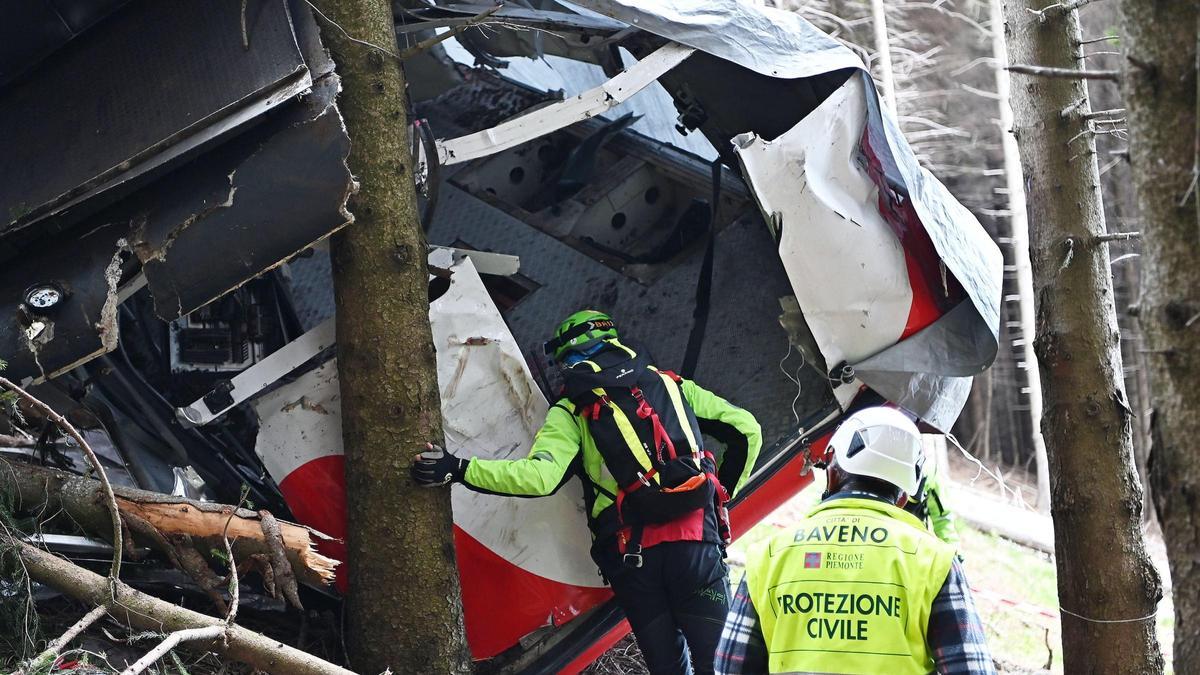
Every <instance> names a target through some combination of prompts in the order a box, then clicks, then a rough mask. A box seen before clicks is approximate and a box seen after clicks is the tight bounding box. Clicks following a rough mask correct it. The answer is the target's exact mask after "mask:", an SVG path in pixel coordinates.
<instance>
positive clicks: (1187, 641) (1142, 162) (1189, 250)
mask: <svg viewBox="0 0 1200 675" xmlns="http://www.w3.org/2000/svg"><path fill="white" fill-rule="evenodd" d="M1121 12H1122V15H1123V19H1124V21H1123V24H1124V25H1123V26H1122V29H1121V45H1122V49H1123V51H1124V53H1125V55H1126V65H1125V77H1124V94H1125V106H1126V110H1127V111H1128V112H1127V116H1128V119H1129V136H1130V141H1129V150H1130V160H1131V161H1132V163H1133V176H1134V190H1135V193H1136V195H1137V206H1138V212H1139V217H1140V223H1141V226H1140V227H1139V229H1140V230H1141V232H1142V296H1141V299H1140V301H1139V303H1138V306H1139V312H1138V316H1139V318H1140V320H1141V324H1142V328H1143V330H1144V331H1145V337H1146V343H1147V347H1148V352H1147V354H1146V356H1147V359H1146V360H1147V362H1148V364H1149V366H1150V378H1151V389H1150V391H1151V395H1150V396H1151V402H1152V404H1153V406H1154V416H1153V418H1152V440H1153V446H1152V449H1151V451H1150V461H1149V463H1150V479H1151V485H1152V488H1153V489H1152V490H1151V492H1152V494H1153V497H1154V505H1155V510H1156V511H1157V514H1158V519H1159V523H1160V524H1161V525H1162V529H1163V534H1164V537H1165V539H1166V543H1167V555H1168V558H1169V559H1170V566H1171V579H1172V581H1173V582H1174V584H1173V596H1174V604H1175V651H1174V661H1175V672H1177V673H1196V672H1200V453H1198V450H1200V448H1198V443H1197V438H1200V398H1197V393H1196V387H1197V384H1198V383H1200V244H1198V243H1197V234H1198V233H1200V229H1198V226H1197V219H1198V216H1197V214H1198V210H1197V202H1198V199H1197V195H1196V193H1195V187H1196V186H1195V180H1196V173H1195V172H1196V162H1197V152H1198V150H1200V129H1198V128H1197V115H1196V105H1197V91H1196V88H1197V76H1196V69H1197V41H1198V40H1200V9H1198V8H1197V3H1196V1H1195V0H1122V2H1121Z"/></svg>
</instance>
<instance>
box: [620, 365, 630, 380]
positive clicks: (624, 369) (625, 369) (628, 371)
mask: <svg viewBox="0 0 1200 675" xmlns="http://www.w3.org/2000/svg"><path fill="white" fill-rule="evenodd" d="M632 372H633V371H632V370H630V369H629V368H622V369H621V372H619V373H617V379H618V380H619V379H621V378H622V377H625V376H626V375H628V374H630V373H632Z"/></svg>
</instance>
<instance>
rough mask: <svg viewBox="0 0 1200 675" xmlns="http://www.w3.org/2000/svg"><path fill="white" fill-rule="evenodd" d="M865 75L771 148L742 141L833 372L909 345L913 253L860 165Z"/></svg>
mask: <svg viewBox="0 0 1200 675" xmlns="http://www.w3.org/2000/svg"><path fill="white" fill-rule="evenodd" d="M866 119H867V105H866V92H865V90H864V84H863V81H862V78H858V77H851V78H849V79H848V80H847V81H846V83H845V84H844V85H843V86H842V87H841V88H839V89H838V90H837V91H835V92H834V93H833V94H831V95H830V96H829V98H828V99H826V100H825V102H824V103H822V104H821V105H820V107H818V108H817V109H816V110H815V111H813V112H812V113H811V114H809V115H808V116H807V117H805V118H804V119H802V120H801V121H800V122H799V123H798V124H797V125H796V126H794V127H792V128H791V129H789V130H788V131H787V132H785V133H784V134H782V135H781V136H779V137H777V138H775V139H774V140H772V141H767V140H764V139H762V138H761V137H759V136H757V135H755V134H743V135H741V136H738V137H737V138H735V139H734V140H733V142H734V152H735V153H736V154H737V157H738V161H739V162H740V163H741V165H742V169H743V175H744V176H745V177H746V180H747V182H749V184H750V187H751V189H752V190H753V191H754V194H755V196H756V197H757V199H758V203H759V207H760V208H761V209H762V212H763V214H764V216H765V217H766V218H767V222H769V223H771V224H772V227H773V228H775V229H776V232H777V235H778V237H779V256H780V259H781V260H782V261H783V266H784V269H785V270H786V271H787V275H788V279H789V280H790V281H791V284H792V288H793V290H794V291H795V293H796V299H797V300H798V301H799V303H800V308H801V309H802V310H803V312H804V318H805V320H806V321H807V322H808V326H809V329H810V330H812V334H813V337H814V338H815V339H816V341H817V344H818V345H819V346H820V348H821V352H822V353H823V354H824V356H825V361H826V363H827V364H828V365H829V366H830V367H833V366H834V365H835V364H838V363H840V362H842V361H846V362H848V363H856V362H858V361H861V360H863V359H865V358H867V357H869V356H872V355H874V354H876V353H878V352H879V351H881V350H882V349H884V348H886V347H890V346H891V345H893V344H895V343H896V342H898V341H900V339H901V337H902V336H903V335H904V334H905V328H906V326H907V324H908V322H909V314H910V313H911V312H912V310H913V289H912V286H911V285H910V283H909V272H908V265H907V263H906V260H905V251H904V248H903V246H902V245H901V242H900V240H899V239H898V238H897V237H896V234H895V232H894V231H893V230H892V228H891V227H890V226H889V225H888V223H887V221H886V220H884V218H883V216H882V215H880V212H879V208H878V206H877V205H878V203H879V189H878V188H877V187H876V185H875V183H874V182H872V181H871V178H870V176H869V175H868V174H867V172H866V171H865V170H864V168H863V166H862V165H861V164H860V162H859V155H860V153H859V139H860V138H861V137H862V132H863V128H864V126H865V125H866Z"/></svg>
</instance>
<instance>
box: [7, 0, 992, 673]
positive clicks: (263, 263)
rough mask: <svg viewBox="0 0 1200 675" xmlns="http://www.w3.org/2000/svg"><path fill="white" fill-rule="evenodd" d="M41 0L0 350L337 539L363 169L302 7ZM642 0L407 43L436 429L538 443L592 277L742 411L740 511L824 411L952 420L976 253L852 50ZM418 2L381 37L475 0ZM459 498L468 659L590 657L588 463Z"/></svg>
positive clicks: (613, 621) (553, 661)
mask: <svg viewBox="0 0 1200 675" xmlns="http://www.w3.org/2000/svg"><path fill="white" fill-rule="evenodd" d="M54 4H55V5H62V4H63V3H61V2H56V3H54ZM66 4H73V5H77V6H76V7H74V10H76V11H74V12H73V13H68V16H69V17H70V22H68V21H65V20H64V21H62V22H61V23H55V21H48V20H47V16H44V15H47V14H48V13H49V12H51V11H52V8H51V3H50V2H49V1H48V0H47V1H46V2H43V3H39V2H34V3H28V4H27V5H26V6H25V9H24V10H23V11H24V14H23V15H22V16H20V17H18V18H17V19H15V20H13V21H10V22H9V23H8V26H6V27H5V29H4V30H5V31H15V33H14V34H13V35H12V36H6V39H5V40H4V41H3V42H4V44H5V45H7V46H6V47H5V51H4V52H3V61H4V62H3V63H2V64H0V66H2V67H3V69H4V70H3V72H2V73H0V123H2V124H3V126H4V128H5V129H9V130H10V131H11V130H16V129H20V130H21V133H20V134H17V135H16V136H14V137H13V138H12V139H10V142H9V144H8V146H7V148H6V149H7V152H5V153H4V158H3V162H4V165H3V177H4V180H3V181H0V204H2V205H3V207H4V208H3V210H0V214H2V215H3V222H4V224H3V225H2V226H0V259H2V260H3V264H2V269H0V305H2V307H0V314H2V316H3V321H2V323H0V357H2V358H3V359H4V360H5V361H6V362H7V363H8V366H7V373H6V374H7V375H8V376H9V377H15V378H16V379H20V380H23V381H24V382H26V383H27V384H38V386H39V391H40V392H41V394H42V395H43V396H45V397H47V398H49V399H51V400H52V401H53V402H54V403H55V404H56V405H58V406H59V407H60V408H66V409H80V408H83V409H86V410H87V411H89V412H90V413H91V414H90V415H89V416H88V418H89V419H92V420H94V424H93V428H92V429H91V430H89V431H88V434H89V436H90V437H91V438H92V439H93V440H95V441H96V444H97V446H98V447H100V448H101V450H102V452H103V454H104V455H105V457H106V459H107V460H108V461H109V462H110V463H111V466H112V470H113V473H114V475H115V476H116V478H117V479H118V480H120V481H125V482H127V483H131V484H135V485H138V486H141V487H144V488H148V489H153V490H160V491H171V490H172V489H173V488H174V489H176V490H181V489H187V490H190V491H192V492H198V493H199V494H203V495H206V496H208V497H210V498H213V499H217V500H224V501H235V500H236V499H237V494H236V492H237V490H238V486H241V485H242V484H247V485H249V486H250V487H251V498H252V500H254V501H255V502H256V503H258V504H261V505H264V506H267V507H270V508H272V509H274V510H276V512H277V513H282V514H288V515H290V516H291V517H292V518H294V519H296V520H298V521H299V522H302V523H305V524H309V525H312V526H314V527H316V528H318V529H320V530H322V531H325V532H327V533H330V534H333V535H335V536H338V535H341V534H342V533H343V532H344V529H345V528H344V510H343V482H342V477H341V470H342V461H341V429H340V417H339V414H340V408H339V396H338V386H337V373H336V362H335V361H334V357H335V336H334V331H333V321H332V315H333V299H332V289H331V284H332V282H331V278H330V264H329V255H328V249H327V247H326V246H325V245H324V244H323V241H324V240H325V239H326V238H327V237H329V236H330V235H331V234H332V233H334V232H336V231H337V230H338V229H339V228H341V227H343V226H347V225H349V224H351V223H352V221H353V217H352V215H351V214H350V213H349V212H348V211H347V208H346V202H347V198H348V196H349V195H350V194H351V193H352V191H353V189H354V182H353V178H352V176H351V175H350V172H349V171H348V169H347V167H346V163H345V160H346V155H347V152H348V149H349V144H350V139H348V138H347V135H346V131H345V129H344V127H343V125H342V124H341V120H340V116H339V113H338V110H337V102H336V95H337V92H338V85H337V74H336V72H335V71H334V68H333V65H332V63H331V61H330V59H329V58H328V56H327V55H326V53H325V52H324V50H323V48H322V46H321V43H320V29H321V28H322V26H320V25H319V21H320V17H319V16H318V17H314V14H313V13H312V12H311V11H310V8H309V6H308V5H307V4H306V3H304V2H288V1H285V0H257V1H253V0H252V1H251V2H250V3H248V7H247V10H246V14H245V17H244V19H245V29H244V30H243V31H239V30H238V26H239V25H241V22H242V20H243V17H241V16H239V14H240V9H239V8H238V6H237V5H238V3H215V4H210V3H204V4H195V3H190V4H183V5H174V4H171V5H170V6H169V7H168V6H167V5H164V4H163V3H155V2H151V1H149V0H134V1H133V2H124V1H121V0H110V1H109V2H86V1H83V0H79V1H78V2H74V3H72V2H67V3H66ZM639 4H645V3H635V2H633V1H632V0H628V1H619V0H586V1H579V2H577V3H575V4H567V3H556V2H549V1H547V2H542V3H537V5H536V7H532V6H526V7H522V8H509V7H505V8H503V9H501V10H500V11H499V12H497V13H495V14H494V15H493V16H492V17H491V18H490V19H489V21H491V22H493V23H491V24H489V25H484V26H482V27H475V28H470V29H469V30H466V31H465V32H463V33H461V34H460V35H458V36H457V38H455V39H453V40H449V41H447V42H446V43H445V44H444V45H443V47H444V48H443V47H438V48H435V49H431V50H429V51H427V52H425V53H423V54H421V55H419V56H417V57H415V58H413V59H412V60H411V61H410V62H409V63H408V64H407V67H408V72H409V79H410V81H411V85H410V86H411V94H412V98H413V100H414V105H415V110H416V113H417V116H418V117H419V118H420V121H419V122H418V123H417V124H416V125H415V126H414V134H413V136H414V138H416V139H417V142H416V143H415V144H414V148H415V152H416V153H417V155H418V157H419V161H420V165H421V166H422V169H423V170H422V177H421V180H420V188H421V192H422V196H423V198H424V202H425V208H424V214H423V215H424V218H425V223H424V225H425V227H426V229H427V232H428V238H429V240H430V242H432V243H433V244H437V246H435V247H433V248H431V250H430V254H429V264H430V270H431V276H430V297H431V305H430V319H431V322H432V326H433V332H434V338H435V346H436V348H437V355H438V376H439V384H440V385H441V393H442V404H443V413H444V416H445V421H446V424H445V426H446V433H447V439H446V440H447V443H448V444H449V446H450V447H451V448H452V449H454V450H460V449H461V450H463V451H464V452H466V453H468V454H472V455H485V456H491V457H513V456H521V455H523V454H524V453H525V452H527V451H528V448H529V445H530V442H531V439H532V436H533V434H534V432H535V431H536V429H537V428H538V426H539V424H540V422H541V420H542V418H543V416H544V414H545V412H546V409H547V394H548V393H550V392H552V391H554V388H555V387H556V382H555V381H554V380H555V376H554V373H553V372H550V370H551V369H547V368H546V367H545V364H544V363H543V361H542V358H543V357H542V356H541V355H540V350H539V349H538V348H537V345H539V344H540V341H541V340H542V339H543V336H544V335H545V333H546V331H547V330H548V329H549V328H550V327H551V326H552V325H554V322H555V320H556V319H558V318H559V317H561V316H564V315H565V314H567V313H568V312H570V311H573V310H575V309H577V308H579V307H581V306H595V307H599V308H603V309H605V310H607V311H609V312H611V313H612V314H614V315H615V316H616V317H618V319H619V320H620V322H621V326H622V330H623V331H625V332H626V333H627V334H630V335H635V336H639V337H640V338H641V339H642V340H643V341H645V342H647V343H649V345H650V346H651V348H652V350H653V352H654V354H655V357H656V359H657V361H656V362H657V363H661V364H664V365H667V366H672V367H675V368H682V369H683V370H684V371H685V372H689V373H694V374H695V376H696V377H697V378H698V379H700V380H701V381H703V382H704V383H705V384H706V386H708V387H710V388H712V389H714V390H715V391H717V392H720V393H721V394H722V395H724V396H726V397H728V398H730V399H732V400H733V401H735V402H736V403H737V404H739V405H741V406H744V407H746V408H748V409H749V410H751V411H752V412H753V413H754V414H755V415H756V416H757V417H758V419H759V420H760V421H761V422H762V425H763V429H764V435H765V445H764V450H763V452H762V454H761V456H760V458H759V465H758V466H757V467H756V469H755V472H754V475H753V478H752V480H751V483H750V484H749V485H748V486H747V488H746V489H745V490H744V492H743V493H742V494H741V495H740V496H739V498H738V500H737V501H736V502H735V503H734V505H733V508H732V515H733V518H734V523H735V529H736V531H737V533H739V534H740V533H741V532H744V531H745V530H746V529H747V528H748V527H750V526H751V525H753V524H754V523H755V522H757V521H758V520H759V519H761V518H762V517H763V516H764V515H765V514H767V513H768V512H770V511H771V510H772V509H773V508H774V507H776V506H777V505H779V504H780V503H782V502H783V501H784V500H786V499H787V498H788V497H789V496H791V495H792V494H794V493H795V492H796V491H797V490H799V489H800V488H802V487H803V486H804V485H806V484H807V483H808V482H810V481H811V480H812V478H811V476H810V475H809V472H808V470H807V469H808V463H809V458H810V457H811V456H812V455H813V454H814V453H816V452H818V451H819V449H820V448H821V447H822V444H823V442H824V438H825V436H826V434H827V433H828V432H829V431H830V429H831V428H832V427H833V426H834V425H835V424H836V423H837V421H838V420H839V419H840V418H841V417H842V416H843V415H844V414H845V413H846V412H847V411H849V410H852V409H854V408H856V407H859V406H864V405H870V404H877V403H879V402H882V401H891V402H893V403H895V404H897V405H900V406H902V407H903V408H905V409H906V410H908V411H909V412H911V413H913V414H914V415H916V416H918V417H919V418H920V420H921V421H922V422H923V423H924V424H926V425H928V426H929V427H932V428H936V429H943V430H947V429H949V427H950V425H951V424H952V423H953V421H954V419H955V418H956V417H957V415H958V413H959V411H960V409H961V407H962V406H963V403H964V401H965V399H966V396H967V393H968V390H969V388H970V381H971V378H972V376H973V375H975V374H977V373H979V372H980V371H981V370H983V369H984V368H986V367H987V366H988V364H989V363H990V362H991V360H992V358H993V356H994V354H995V351H996V345H997V341H996V337H997V326H998V304H999V297H1000V269H1001V262H1000V254H999V252H998V250H997V248H996V247H995V245H994V244H993V243H992V242H991V241H990V240H989V239H988V237H987V236H986V234H985V233H984V232H983V230H982V229H981V227H980V226H979V224H978V223H977V222H976V220H975V219H974V218H973V217H972V216H971V214H970V213H968V212H967V211H966V210H965V209H964V208H963V207H962V206H961V205H960V204H958V202H956V201H955V200H954V198H953V197H951V196H950V194H949V193H948V192H947V191H946V190H945V188H944V187H943V186H942V185H941V184H940V183H939V182H938V181H937V180H936V179H935V178H934V177H933V176H931V175H930V174H929V173H928V172H927V171H925V170H924V169H922V168H921V167H920V166H919V165H918V164H917V162H916V160H915V158H914V156H913V153H912V152H911V150H910V149H909V147H908V146H907V144H906V143H905V141H904V139H903V137H902V136H901V134H900V132H899V130H898V128H897V126H896V123H895V121H894V119H893V118H892V116H891V115H890V114H889V112H888V111H887V110H886V109H885V108H883V107H882V106H881V105H880V102H879V98H878V96H877V94H876V91H875V87H874V85H873V83H872V81H871V79H870V77H869V75H868V74H867V72H866V71H864V70H863V65H862V63H861V62H860V61H859V59H858V58H857V57H856V56H855V55H854V54H853V53H852V52H851V51H850V50H848V49H846V48H845V47H843V46H841V45H840V44H839V43H837V42H835V41H834V40H832V39H831V38H829V37H827V36H826V35H824V34H822V33H820V32H819V31H817V30H816V29H815V28H814V27H812V26H811V25H809V24H808V23H806V22H805V21H804V20H803V19H801V18H800V17H798V16H797V15H795V14H791V13H784V12H779V11H774V10H769V9H761V8H756V7H751V6H747V5H743V4H741V3H738V2H736V1H735V0H718V1H715V2H711V1H710V2H705V3H690V2H659V3H654V8H653V9H648V8H644V7H640V6H638V5H639ZM416 6H417V8H416V9H404V10H401V9H398V10H397V15H396V16H397V32H398V36H399V38H400V40H401V44H402V45H403V44H406V43H409V44H411V43H412V42H414V41H416V40H418V39H420V38H422V37H427V36H429V35H431V34H433V33H434V32H437V31H445V30H448V29H450V28H453V27H455V26H460V25H462V24H463V23H464V22H467V21H470V20H471V18H472V17H474V16H475V15H477V14H478V13H479V12H480V11H481V9H482V8H481V7H477V6H471V5H466V4H456V3H439V4H438V5H433V4H428V3H427V4H421V3H417V5H416ZM39 13H40V14H39ZM56 21H57V19H56ZM50 26H52V27H50ZM147 26H153V27H154V30H146V27H147ZM135 35H136V38H135V37H134V36H135ZM9 37H11V38H12V39H8V38H9ZM18 38H19V39H18ZM714 166H715V167H716V168H715V169H714V168H713V167H714ZM709 443H710V444H711V445H712V446H713V447H716V448H718V449H719V448H720V447H721V442H720V440H719V439H709ZM10 452H17V453H19V452H20V451H10ZM35 452H36V451H35ZM76 466H78V465H76ZM180 476H184V477H188V478H190V480H179V479H178V477H180ZM453 504H454V519H455V525H456V527H455V535H456V545H457V551H458V561H459V567H460V575H461V579H462V586H463V591H464V593H463V595H464V604H465V609H466V620H467V628H468V637H469V641H470V644H471V649H472V651H473V653H474V655H475V657H476V658H479V659H490V660H491V661H490V663H491V665H492V666H493V667H494V669H495V670H510V671H517V670H526V671H529V672H552V671H557V670H562V669H566V670H577V669H578V668H580V667H582V665H585V664H586V663H588V662H589V661H590V659H591V658H593V657H594V656H595V655H596V654H598V653H599V651H600V650H601V649H603V648H604V647H606V646H607V645H609V644H611V643H612V642H613V641H615V640H616V639H617V638H618V637H619V636H620V635H621V634H622V633H623V627H622V625H621V623H620V619H621V617H620V614H619V612H618V610H616V608H615V606H614V605H613V603H611V602H608V599H609V597H610V594H609V592H608V591H607V590H606V588H605V587H604V584H603V581H602V579H601V578H600V577H599V576H598V575H597V574H596V571H595V567H594V565H593V564H592V562H591V561H590V559H589V558H588V554H587V549H588V534H587V528H586V526H585V522H584V515H583V511H582V508H583V501H582V498H581V489H580V486H579V484H578V482H577V481H572V482H571V483H569V484H567V485H566V486H565V487H564V488H563V489H562V490H560V491H559V493H558V494H557V495H555V496H554V497H551V498H546V499H541V500H517V499H505V498H499V497H494V496H488V495H481V494H476V493H473V492H469V491H466V490H462V489H458V488H456V489H455V492H454V495H453ZM328 552H329V553H330V554H332V555H335V556H338V555H342V554H343V553H344V551H342V550H339V549H338V547H337V544H336V543H333V544H331V545H330V549H329V551H328ZM498 617H503V620H498V619H497V618H498Z"/></svg>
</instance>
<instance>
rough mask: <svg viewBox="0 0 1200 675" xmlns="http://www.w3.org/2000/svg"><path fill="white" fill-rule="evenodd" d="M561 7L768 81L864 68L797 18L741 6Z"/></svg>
mask: <svg viewBox="0 0 1200 675" xmlns="http://www.w3.org/2000/svg"><path fill="white" fill-rule="evenodd" d="M561 4H562V5H564V6H566V7H571V6H577V7H581V8H583V9H584V10H591V11H593V12H597V13H599V14H602V15H604V16H607V17H609V18H612V19H616V20H617V21H621V22H622V23H625V24H628V25H631V26H636V27H638V28H640V29H642V30H644V31H648V32H650V33H654V34H655V35H661V36H663V37H665V38H667V39H669V40H673V41H675V42H678V43H680V44H685V45H688V46H691V47H695V48H696V49H697V50H699V51H702V52H706V53H708V54H712V55H713V56H716V57H719V58H721V59H724V60H726V61H730V62H732V63H736V64H738V65H740V66H743V67H746V68H749V69H750V70H753V71H755V72H757V73H760V74H762V75H768V76H770V77H776V78H781V79H796V78H802V77H812V76H814V75H820V74H822V73H827V72H829V71H832V70H838V69H841V68H862V67H863V63H862V60H861V59H859V58H858V56H856V55H855V54H854V52H852V51H850V50H849V49H847V48H846V47H844V46H843V45H842V44H841V43H840V42H838V41H837V40H834V39H833V38H831V37H829V36H828V35H826V34H825V33H823V32H821V31H820V30H818V29H817V27H816V26H814V25H812V24H811V23H809V22H807V21H805V20H804V18H803V17H801V16H800V14H799V13H797V12H788V11H784V10H781V9H775V8H773V7H760V6H757V5H753V4H750V3H748V2H743V1H741V0H711V1H706V2H695V1H694V0H691V1H689V0H657V1H656V2H643V1H640V0H574V1H573V2H565V1H562V2H561Z"/></svg>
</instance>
